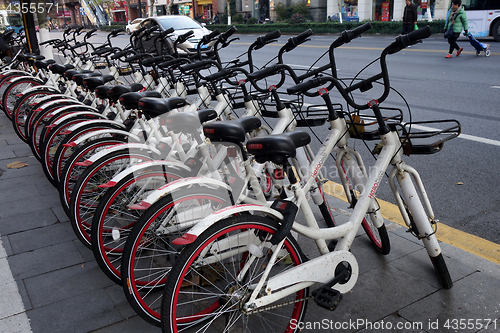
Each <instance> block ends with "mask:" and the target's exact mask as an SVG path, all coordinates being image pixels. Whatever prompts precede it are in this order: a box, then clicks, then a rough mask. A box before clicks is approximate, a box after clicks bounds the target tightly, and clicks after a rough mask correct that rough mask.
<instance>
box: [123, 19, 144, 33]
mask: <svg viewBox="0 0 500 333" xmlns="http://www.w3.org/2000/svg"><path fill="white" fill-rule="evenodd" d="M144 20H145V18H136V19H135V20H133V21H132V22H130V23H129V24H127V26H126V27H125V31H127V33H128V34H129V35H130V34H131V33H132V32H134V31H135V30H136V29H138V28H139V24H141V22H142V21H144Z"/></svg>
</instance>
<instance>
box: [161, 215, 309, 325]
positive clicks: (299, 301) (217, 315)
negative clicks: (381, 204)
mask: <svg viewBox="0 0 500 333" xmlns="http://www.w3.org/2000/svg"><path fill="white" fill-rule="evenodd" d="M278 228H279V224H278V223H277V222H276V221H274V220H272V219H270V218H265V217H260V216H252V215H242V216H233V217H230V218H228V219H225V220H222V221H220V222H218V223H216V224H214V225H213V226H211V227H210V228H208V229H207V230H206V231H205V232H204V233H202V234H201V235H200V236H199V237H198V238H197V239H196V240H195V241H194V242H193V243H192V244H190V245H188V246H187V247H186V248H185V249H184V250H183V251H182V253H181V255H180V256H179V258H178V259H177V261H176V263H175V265H174V267H173V268H172V270H171V271H170V274H169V276H168V279H167V282H166V285H165V290H164V293H163V300H162V309H161V315H162V332H164V333H167V332H172V333H178V332H180V331H182V332H199V331H203V332H213V331H217V332H219V331H229V330H230V329H231V330H233V329H234V330H235V331H237V332H257V333H261V332H295V331H298V327H297V326H298V325H296V323H298V322H300V321H302V319H303V316H304V314H305V310H306V306H307V300H306V297H307V296H308V289H302V290H300V291H298V292H296V293H295V294H292V295H289V296H287V297H285V298H281V299H279V300H278V301H277V302H275V303H273V304H271V305H270V306H268V307H266V308H263V309H260V310H259V311H255V312H253V313H251V314H245V313H243V312H242V305H243V304H244V303H245V301H246V300H247V299H248V297H249V296H250V294H251V293H252V292H253V288H255V286H256V284H257V283H258V282H259V280H260V278H261V276H262V273H263V270H264V269H265V268H266V267H267V265H268V264H269V259H270V257H271V254H272V253H273V252H275V251H279V254H278V257H277V260H276V262H275V263H274V265H273V268H272V269H271V271H270V273H269V276H268V277H271V276H274V275H276V274H279V273H281V272H283V271H286V270H288V269H290V268H292V267H294V266H297V265H299V264H301V263H302V262H304V261H305V260H306V258H305V256H304V255H303V253H302V251H301V250H300V247H299V245H298V244H297V242H296V241H295V240H294V239H293V237H291V235H288V236H287V237H286V239H285V242H284V244H283V246H282V247H281V248H276V247H274V246H272V245H271V244H270V243H269V239H270V238H271V236H272V235H273V234H275V233H276V231H277V230H278ZM265 285H266V283H264V287H263V288H265ZM259 294H261V295H266V292H265V289H263V290H261V291H259ZM294 323H295V325H294Z"/></svg>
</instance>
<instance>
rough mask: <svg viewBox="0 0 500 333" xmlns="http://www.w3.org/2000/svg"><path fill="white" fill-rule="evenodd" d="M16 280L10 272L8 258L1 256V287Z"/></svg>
mask: <svg viewBox="0 0 500 333" xmlns="http://www.w3.org/2000/svg"><path fill="white" fill-rule="evenodd" d="M12 282H14V278H13V277H12V273H11V272H10V267H9V262H8V260H7V258H0V288H2V286H3V285H5V284H8V283H12Z"/></svg>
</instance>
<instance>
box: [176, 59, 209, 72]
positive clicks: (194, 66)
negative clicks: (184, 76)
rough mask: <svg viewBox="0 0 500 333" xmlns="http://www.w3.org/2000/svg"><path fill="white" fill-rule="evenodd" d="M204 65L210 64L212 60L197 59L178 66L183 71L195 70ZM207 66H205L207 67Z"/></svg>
mask: <svg viewBox="0 0 500 333" xmlns="http://www.w3.org/2000/svg"><path fill="white" fill-rule="evenodd" d="M205 66H209V67H210V66H212V61H211V60H203V61H198V62H193V63H191V64H186V65H182V66H179V69H180V70H181V71H183V72H189V71H192V70H197V69H204V68H205ZM209 67H207V68H209Z"/></svg>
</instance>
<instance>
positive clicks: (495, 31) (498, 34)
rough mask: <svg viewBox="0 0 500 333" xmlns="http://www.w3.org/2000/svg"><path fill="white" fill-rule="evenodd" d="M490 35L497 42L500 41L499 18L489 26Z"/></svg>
mask: <svg viewBox="0 0 500 333" xmlns="http://www.w3.org/2000/svg"><path fill="white" fill-rule="evenodd" d="M491 35H492V36H493V38H495V40H496V41H497V42H500V20H497V21H496V22H495V23H493V26H492V27H491Z"/></svg>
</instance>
